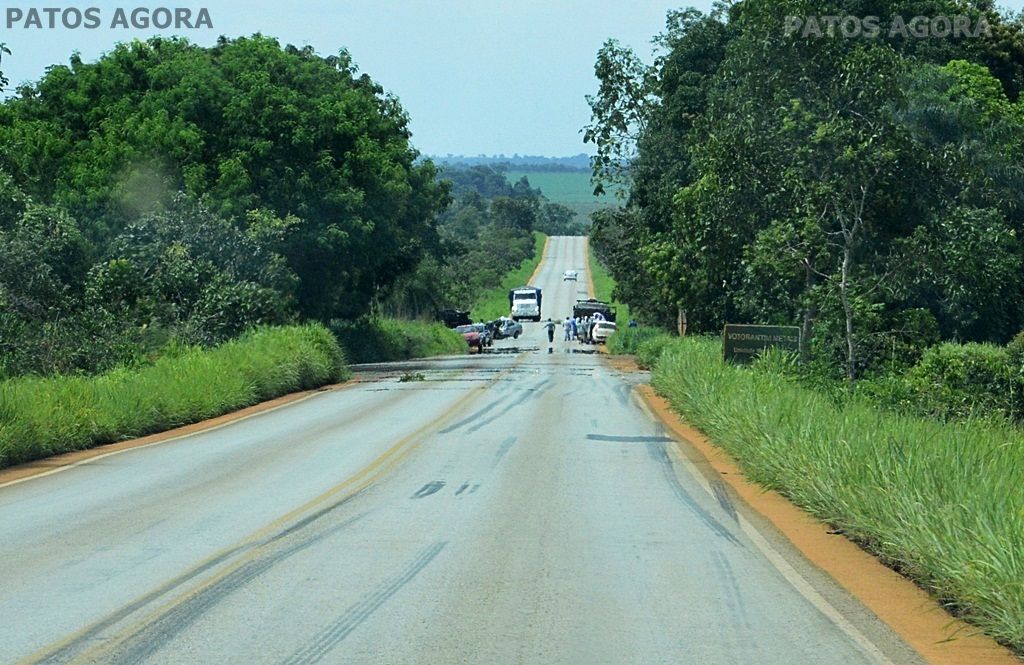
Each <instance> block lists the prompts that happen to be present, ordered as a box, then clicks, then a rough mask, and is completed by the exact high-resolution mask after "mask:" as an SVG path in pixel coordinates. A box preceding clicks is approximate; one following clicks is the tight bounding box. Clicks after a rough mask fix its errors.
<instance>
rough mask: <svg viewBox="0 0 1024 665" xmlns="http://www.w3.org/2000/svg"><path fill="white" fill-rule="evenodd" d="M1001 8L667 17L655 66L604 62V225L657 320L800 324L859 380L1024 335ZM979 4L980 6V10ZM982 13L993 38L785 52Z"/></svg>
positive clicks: (1020, 190)
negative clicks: (937, 353)
mask: <svg viewBox="0 0 1024 665" xmlns="http://www.w3.org/2000/svg"><path fill="white" fill-rule="evenodd" d="M987 6H988V4H987V3H979V4H978V5H977V6H975V5H974V4H973V3H972V4H971V5H968V4H967V3H961V2H954V1H952V0H949V1H946V0H931V1H928V2H917V1H915V2H910V1H906V2H901V1H896V0H890V1H887V2H868V1H864V2H853V3H850V2H845V3H824V4H822V3H811V2H807V1H805V0H781V1H780V0H743V1H742V2H737V3H732V4H730V5H729V6H728V7H721V8H719V9H717V10H716V11H714V12H712V13H711V14H710V15H705V14H702V13H700V12H698V11H696V10H687V11H683V12H673V13H671V14H670V15H669V18H668V25H667V30H666V32H665V33H664V34H663V35H661V36H660V37H659V38H658V40H657V44H658V46H659V49H660V50H659V55H658V57H657V59H656V60H655V62H654V63H653V64H652V65H646V64H644V63H643V62H642V61H641V60H640V59H639V58H638V57H637V56H636V55H635V54H633V53H632V52H631V51H629V50H628V49H625V48H623V47H621V46H620V45H618V44H617V43H615V42H609V43H607V44H606V45H605V46H604V48H602V50H601V51H600V53H599V54H598V59H597V65H596V73H597V75H598V78H599V82H600V87H599V90H598V93H597V94H596V95H594V96H593V97H592V98H590V101H591V106H592V109H593V122H592V124H591V125H590V126H589V127H588V128H587V132H586V136H587V138H588V140H590V141H592V142H593V143H594V144H595V145H596V146H597V148H598V153H599V154H598V158H597V159H596V160H595V163H594V167H595V176H596V178H597V179H598V181H599V182H600V183H608V182H625V183H626V184H627V185H628V186H629V188H630V189H629V198H628V205H627V206H626V207H625V208H624V209H622V210H608V211H605V212H603V213H601V214H600V215H598V216H597V217H596V219H595V228H594V231H593V234H592V241H593V246H594V248H595V250H596V251H597V253H598V254H599V256H600V257H601V258H602V260H603V261H604V262H605V263H606V265H608V267H609V268H610V270H611V272H612V274H613V276H614V277H615V279H616V281H617V283H618V289H619V291H618V294H617V295H618V297H619V298H620V299H622V300H625V301H626V302H628V303H629V304H630V305H631V306H632V307H633V310H634V311H635V312H637V313H639V314H640V315H641V316H642V317H643V318H645V319H646V320H648V321H649V322H652V323H659V324H662V325H665V326H670V327H672V328H675V325H676V322H677V316H679V318H681V319H682V320H683V321H685V323H686V325H687V327H688V329H689V330H690V331H697V332H701V331H709V332H713V331H718V330H720V329H721V326H722V324H723V323H725V322H733V323H739V322H752V323H753V322H756V323H771V324H790V325H799V326H801V327H802V329H803V333H804V335H803V338H804V349H803V354H804V358H805V359H807V360H813V361H814V362H815V363H817V365H818V367H819V369H820V370H821V371H822V372H824V373H830V374H833V375H834V376H843V377H846V378H847V379H848V380H850V381H853V380H855V379H859V378H860V377H863V376H865V375H872V374H875V373H878V372H883V371H892V370H899V369H901V368H905V367H907V366H909V365H911V364H913V363H915V362H917V361H918V360H919V359H920V358H921V353H922V351H923V350H924V349H925V348H927V347H929V346H931V345H933V344H936V343H938V342H940V341H942V340H956V341H971V342H995V343H1005V342H1007V341H1008V340H1009V339H1010V338H1011V337H1012V336H1013V335H1014V334H1015V333H1016V332H1018V331H1019V330H1021V329H1022V328H1024V270H1022V268H1024V207H1022V203H1024V199H1022V196H1024V187H1022V183H1024V144H1022V143H1024V103H1022V102H1021V101H1020V100H1019V99H1018V97H1019V93H1020V91H1021V88H1022V84H1024V73H1022V72H1024V27H1022V24H1021V20H1020V18H1019V17H1006V16H1001V15H999V14H997V13H996V12H995V11H993V10H991V9H988V8H987ZM977 7H982V8H980V9H979V8H977ZM921 14H924V15H930V16H935V15H949V16H952V15H958V14H968V15H970V16H971V17H972V21H973V22H974V23H975V24H977V22H978V20H979V19H981V18H985V19H986V20H987V21H988V23H989V25H990V26H991V31H992V37H991V38H977V39H974V38H959V39H953V38H949V39H940V38H931V39H913V38H903V37H900V36H895V37H889V36H888V33H887V31H885V30H883V31H882V36H881V37H879V38H877V39H849V38H844V37H842V36H841V35H840V34H839V33H838V32H837V33H835V34H833V35H832V36H829V35H827V34H826V35H824V36H822V37H818V38H816V37H813V36H812V37H806V36H803V35H801V34H800V33H799V32H796V33H793V34H787V32H786V31H785V29H784V26H785V19H786V17H787V16H808V15H817V16H824V15H840V16H844V15H854V16H870V15H877V16H881V17H882V25H883V26H885V25H888V24H889V21H891V20H892V19H893V17H895V16H906V17H912V16H916V15H921Z"/></svg>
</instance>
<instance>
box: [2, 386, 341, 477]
mask: <svg viewBox="0 0 1024 665" xmlns="http://www.w3.org/2000/svg"><path fill="white" fill-rule="evenodd" d="M327 392H329V391H319V392H314V393H312V394H310V395H305V396H303V397H300V398H298V399H295V400H292V401H290V402H287V403H285V404H278V405H277V406H275V407H273V408H271V409H266V410H265V411H259V412H257V413H250V414H249V415H247V416H242V417H241V418H237V419H235V420H232V421H230V422H226V423H221V424H220V425H214V426H213V427H207V428H204V429H201V430H199V431H197V432H188V433H186V434H179V435H178V436H172V437H171V438H169V439H161V440H160V441H153V442H152V443H146V444H143V445H141V446H132V447H130V448H123V449H121V450H112V451H110V452H109V453H103V454H102V455H96V456H95V457H89V458H87V459H84V460H80V461H78V462H73V463H71V464H66V465H64V466H59V467H57V468H56V469H50V470H49V471H43V472H42V473H36V474H33V475H31V476H25V477H24V478H18V479H17V480H8V481H7V482H6V483H0V490H2V489H4V488H7V487H12V486H14V485H20V484H21V483H27V482H28V481H30V480H39V479H40V478H46V477H47V476H52V475H54V474H57V473H62V472H64V471H68V470H70V469H74V468H77V467H80V466H85V465H87V464H92V463H93V462H98V461H99V460H101V459H106V458H108V457H113V456H114V455H120V454H122V453H130V452H133V451H136V450H145V449H146V448H152V447H153V446H160V445H163V444H165V443H171V442H173V441H181V440H182V439H188V438H190V437H193V436H199V435H201V434H207V433H209V432H216V431H217V430H219V429H223V428H225V427H230V426H231V425H236V424H238V423H241V422H245V421H246V420H249V419H250V418H256V417H257V416H262V415H265V414H268V413H273V412H274V411H277V410H278V409H283V408H285V407H289V406H293V405H295V404H301V403H302V402H305V401H306V400H308V399H312V398H314V397H317V396H319V395H324V394H327ZM254 406H255V405H254ZM224 415H228V414H224ZM192 424H195V423H192ZM183 427H188V425H183ZM157 433H158V434H159V432H157ZM115 443H117V442H115ZM105 445H110V444H105ZM84 450H88V449H87V448H86V449H83V451H84ZM83 451H72V452H83ZM37 461H38V460H37ZM29 464H31V462H29Z"/></svg>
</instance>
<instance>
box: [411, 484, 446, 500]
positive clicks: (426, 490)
mask: <svg viewBox="0 0 1024 665" xmlns="http://www.w3.org/2000/svg"><path fill="white" fill-rule="evenodd" d="M443 487H444V481H443V480H432V481H430V482H429V483H427V484H426V485H424V486H423V487H421V488H419V489H418V490H416V493H415V494H413V495H412V498H413V499H424V498H426V497H428V496H430V495H431V494H437V493H438V492H440V491H441V489H442V488H443Z"/></svg>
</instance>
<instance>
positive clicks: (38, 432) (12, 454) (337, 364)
mask: <svg viewBox="0 0 1024 665" xmlns="http://www.w3.org/2000/svg"><path fill="white" fill-rule="evenodd" d="M348 375H349V371H348V368H347V366H346V364H345V356H344V353H343V352H342V350H341V347H340V346H339V345H338V343H337V342H336V341H335V339H334V336H333V335H331V333H330V332H329V331H328V330H327V329H326V328H324V327H323V326H320V325H305V326H293V327H284V328H262V329H258V330H255V331H252V332H250V333H247V334H244V335H242V336H241V337H239V338H237V339H235V340H232V341H230V342H227V343H225V344H222V345H221V346H218V347H216V348H214V349H212V350H202V349H195V348H187V347H186V348H181V349H179V350H178V351H176V352H174V353H171V354H168V355H165V356H163V357H161V358H159V359H158V360H156V361H155V362H154V363H153V364H152V365H150V366H147V367H143V368H141V369H119V370H115V371H112V372H109V373H107V374H102V375H99V376H92V377H87V376H56V377H47V378H39V377H22V378H17V379H10V380H7V381H4V382H2V383H0V468H2V467H4V466H10V465H12V464H19V463H22V462H28V461H31V460H33V459H39V458H41V457H45V456H48V455H54V454H58V453H64V452H69V451H72V450H81V449H85V448H89V447H92V446H96V445H100V444H103V443H110V442H113V441H117V440H120V439H126V438H132V437H137V436H142V435H146V434H150V433H153V432H159V431H163V430H167V429H170V428H173V427H177V426H180V425H185V424H188V423H193V422H197V421H200V420H203V419H206V418H212V417H214V416H218V415H221V414H224V413H227V412H230V411H233V410H236V409H239V408H242V407H246V406H250V405H253V404H257V403H259V402H261V401H264V400H268V399H272V398H274V397H278V396H280V395H284V394H287V393H290V392H294V391H298V390H306V389H310V388H315V387H318V386H322V385H324V384H328V383H333V382H336V381H340V380H342V379H343V378H346V377H347V376H348Z"/></svg>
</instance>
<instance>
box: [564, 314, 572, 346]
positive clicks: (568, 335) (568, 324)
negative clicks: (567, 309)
mask: <svg viewBox="0 0 1024 665" xmlns="http://www.w3.org/2000/svg"><path fill="white" fill-rule="evenodd" d="M562 331H563V332H564V333H565V339H564V340H562V341H564V342H568V341H569V340H571V339H572V319H570V318H569V317H568V316H567V317H565V321H564V322H563V323H562Z"/></svg>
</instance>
